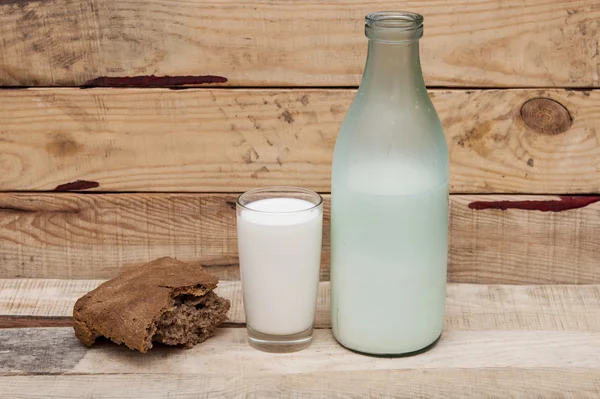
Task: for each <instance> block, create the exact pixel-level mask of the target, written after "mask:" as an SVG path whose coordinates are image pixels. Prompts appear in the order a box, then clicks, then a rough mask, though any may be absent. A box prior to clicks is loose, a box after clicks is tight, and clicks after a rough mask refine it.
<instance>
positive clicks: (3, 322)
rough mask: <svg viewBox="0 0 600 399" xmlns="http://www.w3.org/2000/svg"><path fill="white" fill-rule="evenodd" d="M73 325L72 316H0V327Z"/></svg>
mask: <svg viewBox="0 0 600 399" xmlns="http://www.w3.org/2000/svg"><path fill="white" fill-rule="evenodd" d="M44 327H73V318H72V317H69V316H66V317H40V316H0V328H44Z"/></svg>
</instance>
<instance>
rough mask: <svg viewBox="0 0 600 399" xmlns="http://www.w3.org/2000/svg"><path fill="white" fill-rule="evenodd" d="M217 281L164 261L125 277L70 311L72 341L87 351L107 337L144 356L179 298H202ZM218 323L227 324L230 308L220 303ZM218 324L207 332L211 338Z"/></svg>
mask: <svg viewBox="0 0 600 399" xmlns="http://www.w3.org/2000/svg"><path fill="white" fill-rule="evenodd" d="M217 283H218V279H217V278H216V277H214V276H212V275H211V274H209V273H208V272H206V271H205V270H204V269H203V268H202V267H200V266H198V265H190V264H187V263H184V262H180V261H178V260H175V259H173V258H169V257H164V258H160V259H157V260H154V261H152V262H150V263H147V264H145V265H143V266H140V267H137V268H134V269H131V270H128V271H125V272H124V273H122V274H120V275H119V276H118V277H115V278H114V279H112V280H109V281H107V282H105V283H103V284H101V285H100V286H99V287H98V288H96V289H95V290H93V291H90V292H89V293H87V294H86V295H84V296H83V297H81V298H79V299H78V300H77V302H76V303H75V307H74V308H73V328H74V329H75V335H76V337H77V338H78V339H79V340H81V342H83V343H84V344H86V345H88V346H91V345H92V344H93V343H94V341H95V340H96V338H98V337H99V336H105V337H106V338H109V339H110V340H112V341H114V342H116V343H117V344H125V345H126V346H127V347H128V348H131V349H136V350H139V351H140V352H147V351H148V350H149V349H150V348H152V337H153V336H154V333H155V332H156V324H157V321H158V320H159V319H160V318H161V316H162V315H163V314H165V312H168V311H170V310H173V309H174V306H175V305H174V303H175V298H177V297H178V296H180V295H184V294H185V295H192V296H195V297H202V296H204V295H206V294H207V293H208V292H211V291H212V290H214V289H215V288H216V287H217ZM220 300H221V301H222V302H220V304H221V305H222V306H221V309H219V310H218V311H219V313H222V315H221V314H219V315H218V316H219V317H217V318H216V320H218V321H219V322H222V321H224V320H225V319H226V315H225V314H226V312H227V310H229V306H230V303H229V301H227V300H226V299H222V298H220ZM216 324H218V323H215V325H214V326H210V327H209V329H212V331H209V333H210V334H209V335H212V333H213V332H214V330H215V329H216V327H217V325H216Z"/></svg>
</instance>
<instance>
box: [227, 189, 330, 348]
mask: <svg viewBox="0 0 600 399" xmlns="http://www.w3.org/2000/svg"><path fill="white" fill-rule="evenodd" d="M322 225H323V198H321V196H320V195H319V194H317V193H315V192H313V191H310V190H306V189H303V188H295V187H266V188H258V189H254V190H250V191H248V192H246V193H244V194H242V195H241V196H240V197H239V198H238V200H237V231H238V250H239V256H240V269H241V275H242V288H243V294H244V308H245V311H246V326H247V329H248V339H249V342H250V345H252V346H253V347H255V348H257V349H260V350H263V351H268V352H292V351H297V350H300V349H303V348H306V347H307V346H308V345H310V343H311V341H312V330H313V324H314V318H315V309H316V304H317V290H318V287H319V269H320V265H321V238H322Z"/></svg>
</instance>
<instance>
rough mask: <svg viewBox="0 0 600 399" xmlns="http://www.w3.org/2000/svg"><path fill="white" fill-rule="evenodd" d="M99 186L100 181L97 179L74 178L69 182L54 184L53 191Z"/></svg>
mask: <svg viewBox="0 0 600 399" xmlns="http://www.w3.org/2000/svg"><path fill="white" fill-rule="evenodd" d="M97 187H100V183H98V182H97V181H89V180H75V181H72V182H69V183H65V184H61V185H58V186H56V188H55V189H54V191H77V190H87V189H90V188H97Z"/></svg>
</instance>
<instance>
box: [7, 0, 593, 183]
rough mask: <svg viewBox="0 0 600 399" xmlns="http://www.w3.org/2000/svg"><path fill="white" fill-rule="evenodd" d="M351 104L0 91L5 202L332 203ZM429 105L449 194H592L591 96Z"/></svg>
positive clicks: (228, 94)
mask: <svg viewBox="0 0 600 399" xmlns="http://www.w3.org/2000/svg"><path fill="white" fill-rule="evenodd" d="M39 4H45V2H40V3H39ZM353 96H354V91H353V90H308V89H304V90H284V89H278V90H231V89H223V90H216V89H215V90H207V89H190V90H178V91H173V90H164V89H147V90H127V89H89V90H79V89H28V90H2V91H0V126H2V129H1V130H0V167H1V168H2V170H3V173H2V174H0V191H28V190H54V189H59V190H68V189H91V190H99V191H138V192H139V191H159V192H165V191H167V192H240V191H244V190H246V189H249V188H252V187H256V186H264V185H281V184H284V185H295V186H304V187H307V188H311V189H314V190H317V191H320V192H328V191H329V190H330V173H331V161H332V154H333V148H334V144H335V140H336V137H337V132H338V129H339V126H340V123H341V121H342V119H343V117H344V114H345V111H346V109H347V107H348V106H349V104H350V101H351V100H352V98H353ZM431 97H432V98H433V101H434V103H435V106H436V108H437V109H438V112H439V114H440V117H441V119H442V122H443V124H444V127H445V131H446V136H447V141H448V144H449V150H450V169H451V179H450V189H451V191H452V192H454V193H501V192H503V193H533V194H538V193H539V194H549V193H557V194H565V193H600V173H599V171H600V144H599V142H600V90H598V91H586V92H582V91H565V90H466V91H462V90H434V91H432V92H431ZM549 99H550V100H549ZM530 100H533V101H530ZM526 103H527V105H526V106H525V107H524V104H526ZM79 180H83V182H79V183H76V182H77V181H79Z"/></svg>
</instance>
